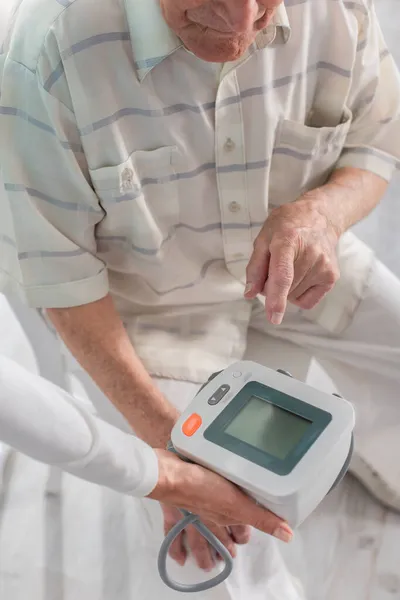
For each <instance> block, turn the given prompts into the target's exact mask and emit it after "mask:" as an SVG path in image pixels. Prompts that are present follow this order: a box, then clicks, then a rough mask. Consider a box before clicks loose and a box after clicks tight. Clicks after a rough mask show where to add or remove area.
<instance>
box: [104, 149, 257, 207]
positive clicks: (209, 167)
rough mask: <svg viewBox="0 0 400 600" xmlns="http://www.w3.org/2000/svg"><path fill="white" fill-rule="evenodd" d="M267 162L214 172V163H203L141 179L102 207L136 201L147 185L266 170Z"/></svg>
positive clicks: (233, 165)
mask: <svg viewBox="0 0 400 600" xmlns="http://www.w3.org/2000/svg"><path fill="white" fill-rule="evenodd" d="M268 164H269V161H268V160H258V161H254V162H248V163H246V164H244V165H242V164H231V165H225V166H223V167H218V169H217V170H216V163H215V162H210V163H204V164H202V165H200V166H199V167H197V168H196V169H193V171H187V172H184V173H174V174H173V175H166V176H164V177H145V178H143V179H141V181H140V185H138V186H136V188H135V189H134V190H133V191H132V192H130V193H127V194H123V195H117V196H113V197H110V198H105V199H104V200H103V204H104V206H108V205H110V204H119V203H121V202H129V201H131V200H136V199H137V198H139V197H140V196H141V194H142V190H143V188H145V187H146V186H148V185H160V184H165V183H168V182H171V181H182V180H187V179H194V178H195V177H197V176H198V175H201V174H202V173H205V172H206V171H213V170H216V172H217V173H242V172H246V171H254V170H258V169H266V168H267V167H268Z"/></svg>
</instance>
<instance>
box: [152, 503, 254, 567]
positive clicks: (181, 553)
mask: <svg viewBox="0 0 400 600" xmlns="http://www.w3.org/2000/svg"><path fill="white" fill-rule="evenodd" d="M161 508H162V511H163V513H164V533H165V535H167V533H169V531H170V530H171V529H172V528H173V526H174V525H176V523H178V521H180V520H181V519H182V513H181V512H180V511H179V510H178V509H177V508H174V507H173V506H167V505H165V504H162V505H161ZM204 524H205V525H207V527H208V528H209V529H210V531H212V532H213V533H214V535H216V537H217V538H218V539H219V540H220V541H221V542H222V543H223V544H224V546H225V547H226V548H227V549H228V550H229V553H230V554H231V556H232V558H235V557H236V554H237V551H236V544H247V543H248V542H249V540H250V535H251V528H250V527H247V526H244V525H232V526H231V527H229V528H228V527H219V526H218V525H215V524H214V523H211V522H208V521H206V522H205V523H204ZM185 537H186V543H187V547H188V549H189V551H190V552H191V553H192V555H193V557H194V559H195V561H196V563H197V565H198V567H200V569H203V570H204V571H210V570H211V569H213V568H214V567H215V558H217V560H218V559H220V557H219V556H218V557H215V551H214V549H213V548H211V546H210V544H209V543H208V542H207V540H206V539H205V538H204V537H203V536H202V535H201V534H200V533H199V532H198V531H197V529H196V528H195V527H193V526H192V525H191V526H189V527H187V528H186V529H185V531H184V532H182V533H181V534H180V535H179V536H178V537H177V538H176V539H175V541H174V542H173V544H171V548H170V551H169V555H170V556H171V558H173V559H174V560H175V561H176V562H177V563H178V564H180V565H181V566H183V565H184V564H185V562H186V559H187V549H186V545H185Z"/></svg>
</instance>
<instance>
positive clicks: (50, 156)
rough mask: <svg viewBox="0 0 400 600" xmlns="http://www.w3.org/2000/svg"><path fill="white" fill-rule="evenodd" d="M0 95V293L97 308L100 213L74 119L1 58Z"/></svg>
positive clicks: (49, 304) (33, 78)
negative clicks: (96, 236) (97, 252)
mask: <svg viewBox="0 0 400 600" xmlns="http://www.w3.org/2000/svg"><path fill="white" fill-rule="evenodd" d="M1 61H2V62H1ZM0 90H1V96H0V165H1V167H0V169H1V173H0V174H1V179H2V184H3V188H4V192H3V191H2V190H1V189H0V285H2V288H3V289H4V288H6V289H7V291H8V292H11V293H16V294H18V295H19V296H20V297H21V298H22V300H23V301H25V302H26V303H27V304H29V305H30V306H32V307H42V308H64V307H72V306H79V305H82V304H88V303H90V302H94V301H96V300H99V299H101V298H102V297H104V296H106V295H107V293H108V280H107V270H106V267H105V265H104V263H103V262H102V261H101V260H100V259H99V258H98V257H97V256H96V251H97V248H96V240H95V228H96V225H97V224H98V223H99V222H100V221H101V220H102V219H103V217H104V212H103V210H102V208H101V206H100V204H99V201H98V198H97V196H96V194H95V192H94V190H93V188H92V186H91V182H90V177H89V175H88V169H87V164H86V161H85V155H84V152H83V149H82V145H81V139H80V135H79V130H78V127H77V124H76V121H75V117H74V114H73V112H72V111H71V109H70V108H69V107H67V105H66V104H63V103H62V102H60V100H58V99H57V98H55V97H53V96H52V95H51V94H49V93H48V92H47V91H46V90H45V89H44V88H43V86H42V85H41V82H40V80H39V77H38V75H37V74H36V73H34V72H32V71H30V70H29V69H28V68H27V67H25V66H24V65H21V64H19V63H16V62H14V61H12V60H10V59H9V58H7V56H6V58H4V55H3V57H0Z"/></svg>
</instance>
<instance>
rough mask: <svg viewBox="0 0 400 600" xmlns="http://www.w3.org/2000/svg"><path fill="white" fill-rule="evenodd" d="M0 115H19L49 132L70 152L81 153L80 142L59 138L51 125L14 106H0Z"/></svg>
mask: <svg viewBox="0 0 400 600" xmlns="http://www.w3.org/2000/svg"><path fill="white" fill-rule="evenodd" d="M0 115H6V116H11V117H19V118H20V119H23V120H24V121H27V122H28V123H30V124H31V125H33V126H34V127H37V128H38V129H41V130H42V131H45V132H46V133H50V134H51V135H53V136H54V137H55V138H57V140H58V141H59V143H60V146H61V147H62V148H64V149H65V150H72V152H75V153H77V154H78V153H83V148H82V145H81V144H78V143H74V142H67V141H64V140H60V138H59V137H58V136H57V133H56V131H55V130H54V129H53V128H52V127H50V125H47V123H42V121H38V119H35V118H34V117H31V116H30V115H28V114H27V113H26V112H24V111H23V110H20V109H19V108H14V107H12V106H0Z"/></svg>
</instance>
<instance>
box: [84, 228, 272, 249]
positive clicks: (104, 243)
mask: <svg viewBox="0 0 400 600" xmlns="http://www.w3.org/2000/svg"><path fill="white" fill-rule="evenodd" d="M263 225H264V221H259V222H254V223H250V225H248V224H246V223H221V222H218V223H210V224H208V225H203V226H201V227H194V226H193V225H188V224H186V223H178V224H177V225H175V226H174V227H172V228H171V230H170V232H169V233H168V235H167V236H166V237H165V238H164V239H163V241H162V242H161V244H160V246H159V247H158V248H143V247H142V246H137V245H136V244H132V242H131V239H130V238H128V237H127V236H124V235H98V236H97V238H96V239H97V241H98V242H99V246H98V250H99V251H100V252H108V251H109V250H110V247H109V244H110V243H116V244H121V245H123V246H124V247H125V248H126V249H128V250H129V251H133V252H135V253H137V254H142V255H144V256H156V255H157V254H158V253H159V252H160V251H161V250H162V249H163V247H164V246H165V244H166V243H167V242H169V241H170V240H171V239H172V238H173V237H174V233H175V232H176V231H178V230H179V229H187V230H188V231H190V232H191V233H195V234H203V233H210V232H211V231H221V230H222V229H226V230H231V231H235V230H236V231H241V230H248V229H260V228H261V227H262V226H263Z"/></svg>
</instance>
